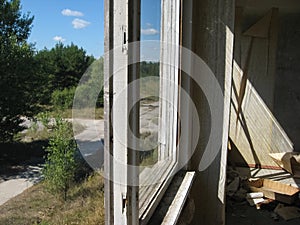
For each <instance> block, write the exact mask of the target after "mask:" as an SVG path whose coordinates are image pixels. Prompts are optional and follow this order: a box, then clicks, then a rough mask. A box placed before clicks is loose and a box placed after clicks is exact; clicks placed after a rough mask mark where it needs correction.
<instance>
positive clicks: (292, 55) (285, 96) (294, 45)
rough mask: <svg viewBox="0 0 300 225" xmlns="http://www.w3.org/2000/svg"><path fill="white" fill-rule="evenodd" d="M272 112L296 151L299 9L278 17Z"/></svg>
mask: <svg viewBox="0 0 300 225" xmlns="http://www.w3.org/2000/svg"><path fill="white" fill-rule="evenodd" d="M279 26H280V32H279V39H278V51H277V64H276V75H275V76H276V79H275V80H276V81H275V91H274V92H275V93H274V111H273V112H274V116H275V117H276V118H277V120H278V122H279V123H280V124H281V126H282V127H283V129H284V130H285V132H286V133H287V135H288V136H289V138H290V139H291V141H292V142H293V144H294V150H295V151H300V117H299V116H300V63H299V62H300V11H299V13H298V14H297V13H291V14H285V15H283V16H281V17H280V23H279Z"/></svg>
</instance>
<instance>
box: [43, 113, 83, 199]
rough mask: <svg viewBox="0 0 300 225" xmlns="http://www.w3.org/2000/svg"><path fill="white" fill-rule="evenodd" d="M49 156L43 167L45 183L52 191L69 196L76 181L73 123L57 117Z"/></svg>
mask: <svg viewBox="0 0 300 225" xmlns="http://www.w3.org/2000/svg"><path fill="white" fill-rule="evenodd" d="M46 151H47V158H46V164H45V167H44V169H43V175H44V178H45V183H46V186H47V188H48V189H49V190H50V192H52V193H54V194H59V195H60V196H63V198H64V200H66V198H67V192H68V189H69V188H70V185H71V184H72V182H73V181H74V177H75V172H76V170H77V167H76V160H75V155H76V143H75V140H74V138H73V132H72V125H71V123H69V122H66V121H64V120H62V119H61V118H57V119H56V120H55V125H54V129H53V135H52V136H51V138H50V140H49V146H48V147H47V149H46Z"/></svg>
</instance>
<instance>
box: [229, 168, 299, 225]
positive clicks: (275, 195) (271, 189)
mask: <svg viewBox="0 0 300 225" xmlns="http://www.w3.org/2000/svg"><path fill="white" fill-rule="evenodd" d="M299 191H300V190H299V188H295V187H292V186H291V185H287V184H283V183H281V182H278V181H273V180H269V179H251V178H248V177H245V176H241V175H240V174H239V172H238V171H236V170H233V169H232V168H230V167H229V168H228V170H227V187H226V194H227V197H228V198H229V200H230V202H231V204H234V205H240V204H249V205H250V206H255V207H256V209H261V210H267V212H268V213H269V215H270V217H271V218H272V219H273V220H274V221H277V220H279V219H280V218H283V219H284V220H291V219H294V218H300V199H299V197H300V194H299Z"/></svg>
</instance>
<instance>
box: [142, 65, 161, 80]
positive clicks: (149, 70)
mask: <svg viewBox="0 0 300 225" xmlns="http://www.w3.org/2000/svg"><path fill="white" fill-rule="evenodd" d="M148 76H155V77H157V76H159V63H158V62H146V61H143V62H141V63H140V77H148Z"/></svg>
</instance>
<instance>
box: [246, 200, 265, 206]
mask: <svg viewBox="0 0 300 225" xmlns="http://www.w3.org/2000/svg"><path fill="white" fill-rule="evenodd" d="M247 201H248V202H249V204H250V205H251V206H254V205H257V204H258V203H261V202H263V201H265V199H263V198H247Z"/></svg>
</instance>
